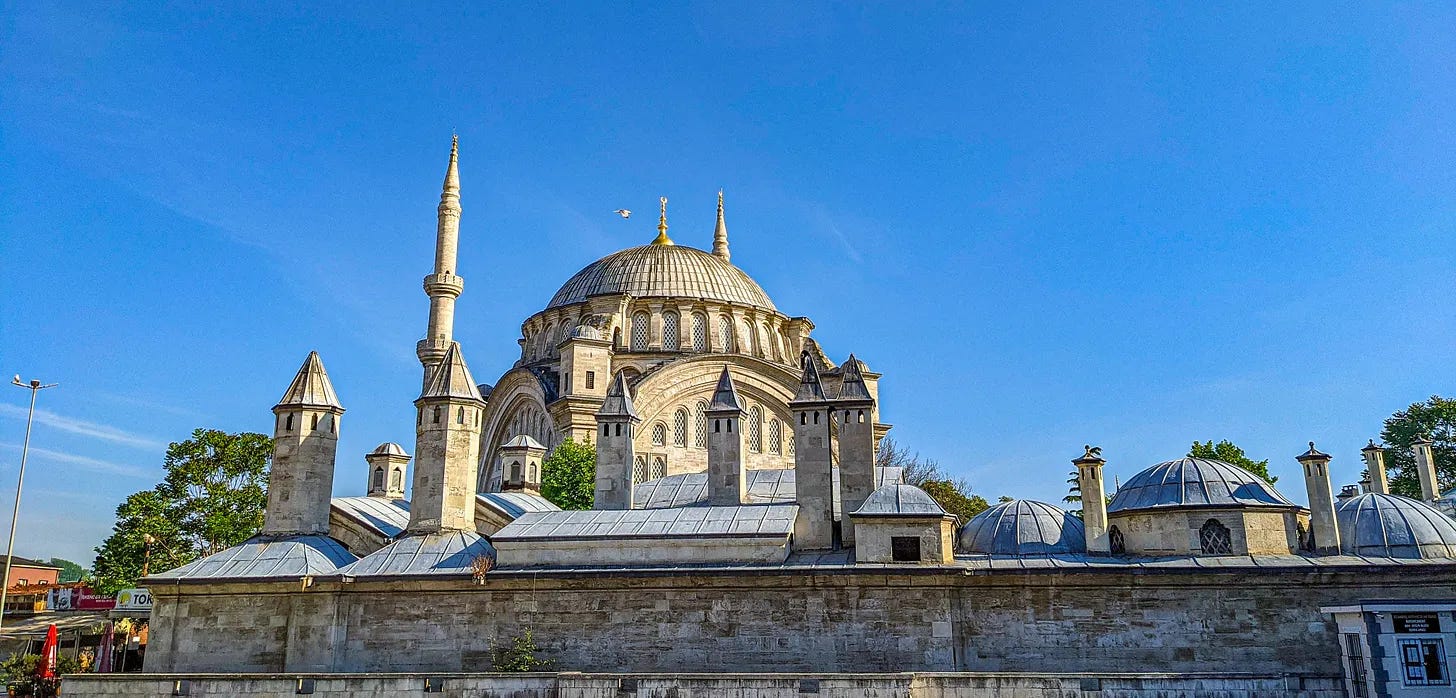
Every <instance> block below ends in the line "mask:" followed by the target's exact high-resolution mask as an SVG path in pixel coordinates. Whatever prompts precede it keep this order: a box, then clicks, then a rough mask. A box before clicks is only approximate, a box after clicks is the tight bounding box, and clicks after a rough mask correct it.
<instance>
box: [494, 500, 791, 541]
mask: <svg viewBox="0 0 1456 698" xmlns="http://www.w3.org/2000/svg"><path fill="white" fill-rule="evenodd" d="M798 511H799V507H798V505H797V504H746V505H743V506H736V507H733V506H730V507H681V508H676V509H625V510H623V509H607V510H591V511H552V512H529V513H526V514H522V515H521V516H520V518H517V519H516V520H515V521H513V522H511V524H510V525H508V526H506V527H505V528H503V529H501V530H500V531H499V532H497V533H496V534H495V535H494V536H492V537H493V538H494V539H495V540H496V541H506V540H582V539H609V538H715V537H744V536H751V537H765V536H768V537H776V536H788V535H789V534H791V533H793V531H794V516H795V515H796V514H797V513H798Z"/></svg>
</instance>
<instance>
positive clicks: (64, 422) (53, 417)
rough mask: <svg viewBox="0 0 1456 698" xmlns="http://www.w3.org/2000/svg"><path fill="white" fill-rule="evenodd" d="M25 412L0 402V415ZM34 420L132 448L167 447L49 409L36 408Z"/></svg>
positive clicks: (21, 417)
mask: <svg viewBox="0 0 1456 698" xmlns="http://www.w3.org/2000/svg"><path fill="white" fill-rule="evenodd" d="M27 412H28V410H27V409H26V408H24V407H20V406H19V405H10V404H6V403H0V417H11V418H14V419H19V420H24V419H25V417H26V413H27ZM35 421H36V423H38V424H44V425H45V426H48V427H51V428H53V429H60V430H61V431H65V432H70V433H72V434H76V435H79V436H86V437H89V438H93V439H101V440H102V441H110V442H111V443H114V444H121V445H123V446H131V447H133V448H150V449H162V448H166V447H167V444H165V443H163V442H161V441H158V440H156V439H151V438H147V437H145V436H140V435H137V434H133V433H131V432H127V431H123V430H121V429H118V428H116V427H113V426H110V425H106V424H97V423H95V422H88V421H86V420H83V419H76V418H74V417H67V416H64V415H59V414H56V413H55V412H51V411H49V410H36V411H35Z"/></svg>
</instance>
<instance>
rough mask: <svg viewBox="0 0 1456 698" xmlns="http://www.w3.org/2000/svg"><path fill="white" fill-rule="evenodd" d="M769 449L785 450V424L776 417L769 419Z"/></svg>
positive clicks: (771, 450) (771, 451)
mask: <svg viewBox="0 0 1456 698" xmlns="http://www.w3.org/2000/svg"><path fill="white" fill-rule="evenodd" d="M768 451H769V453H783V452H784V425H783V423H782V422H780V421H779V420H778V419H776V418H775V419H770V420H768Z"/></svg>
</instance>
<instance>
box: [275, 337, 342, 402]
mask: <svg viewBox="0 0 1456 698" xmlns="http://www.w3.org/2000/svg"><path fill="white" fill-rule="evenodd" d="M295 405H297V406H309V407H335V408H338V409H343V406H342V405H340V404H339V396H338V394H336V393H335V392H334V384H333V383H332V382H330V381H329V373H328V371H325V370H324V362H323V360H322V359H320V358H319V354H318V352H316V351H311V352H309V353H308V358H306V359H304V360H303V365H302V366H300V367H299V368H298V373H297V374H296V375H294V376H293V382H292V383H289V384H288V390H285V391H283V397H281V398H279V399H278V405H277V407H284V406H295Z"/></svg>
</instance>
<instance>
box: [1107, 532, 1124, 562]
mask: <svg viewBox="0 0 1456 698" xmlns="http://www.w3.org/2000/svg"><path fill="white" fill-rule="evenodd" d="M1107 547H1108V550H1109V551H1110V552H1111V553H1112V554H1113V555H1126V554H1127V541H1126V540H1124V539H1123V537H1122V529H1120V528H1118V527H1117V526H1112V527H1111V528H1108V529H1107Z"/></svg>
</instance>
